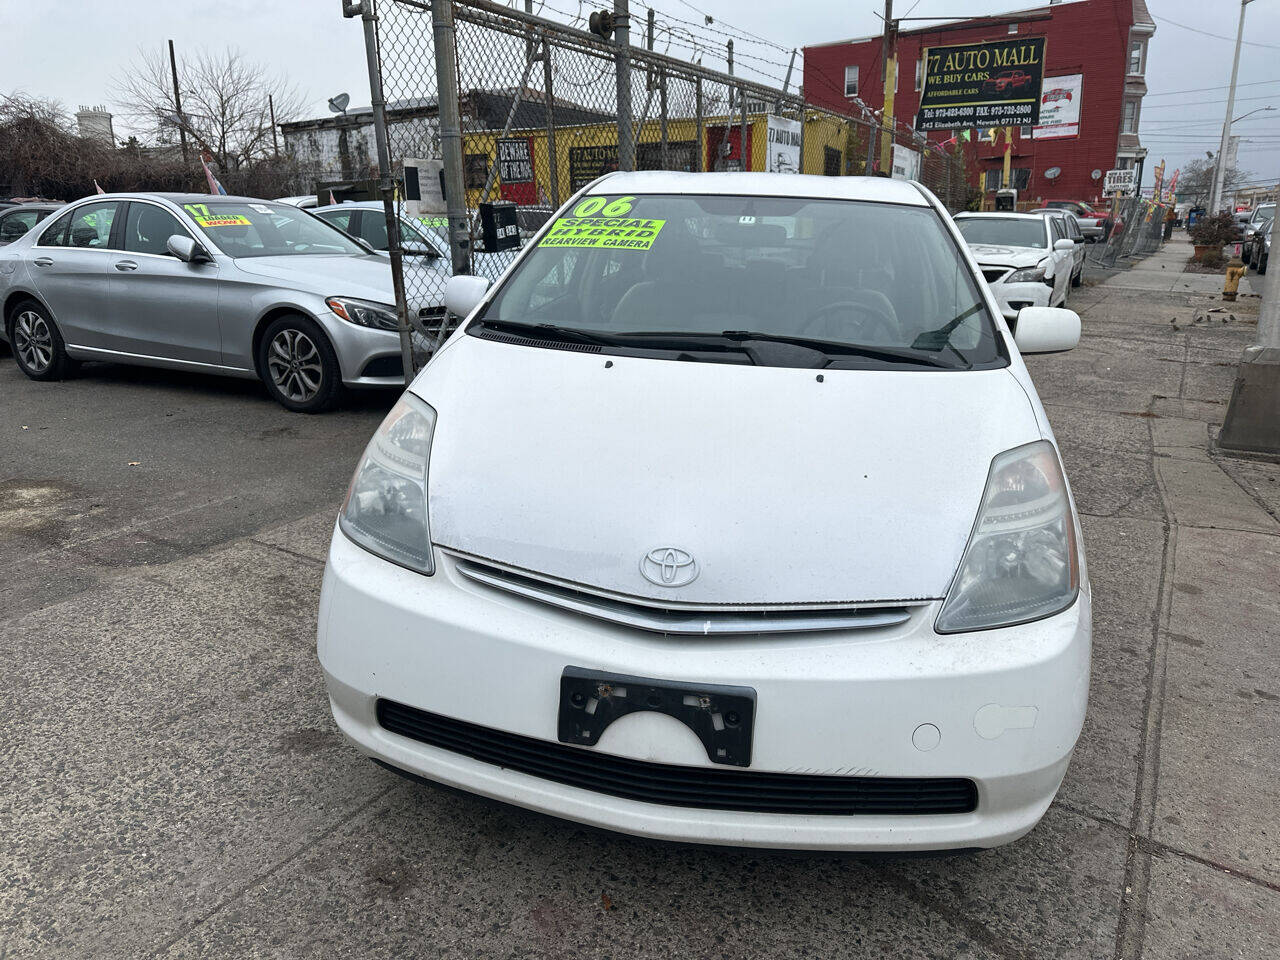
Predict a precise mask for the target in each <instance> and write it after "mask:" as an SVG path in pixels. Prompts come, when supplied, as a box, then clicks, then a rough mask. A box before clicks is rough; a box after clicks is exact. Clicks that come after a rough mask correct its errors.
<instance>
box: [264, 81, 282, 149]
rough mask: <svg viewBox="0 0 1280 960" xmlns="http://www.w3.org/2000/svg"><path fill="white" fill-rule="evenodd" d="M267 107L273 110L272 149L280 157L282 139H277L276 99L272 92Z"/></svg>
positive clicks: (268, 97)
mask: <svg viewBox="0 0 1280 960" xmlns="http://www.w3.org/2000/svg"><path fill="white" fill-rule="evenodd" d="M267 109H268V110H270V111H271V151H272V152H273V153H274V154H275V155H276V159H277V160H279V159H280V141H279V140H277V139H276V100H275V97H274V96H272V95H271V94H269V93H268V94H267Z"/></svg>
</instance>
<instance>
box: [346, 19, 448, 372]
mask: <svg viewBox="0 0 1280 960" xmlns="http://www.w3.org/2000/svg"><path fill="white" fill-rule="evenodd" d="M440 5H441V4H440V3H439V0H436V2H435V3H433V4H432V11H431V12H432V18H431V19H432V26H433V28H435V29H436V30H437V34H436V60H437V64H436V70H437V72H436V76H437V77H439V80H440V89H441V90H445V89H446V87H445V81H446V78H445V76H444V75H443V74H442V73H440V72H439V70H440V65H439V62H438V61H439V60H440V50H441V45H440V36H439V32H438V31H439V24H438V23H437V22H436V20H437V17H438V16H439V15H440V14H439V11H438V10H437V9H436V8H437V7H438V6H440ZM446 6H447V5H446ZM449 13H450V14H452V8H449ZM342 15H343V16H344V17H347V18H348V19H351V18H353V17H359V18H360V19H361V21H362V24H363V26H364V56H365V63H366V64H367V66H368V68H369V105H370V107H372V110H373V129H374V137H373V139H374V141H375V146H376V148H377V152H378V186H379V187H380V189H381V192H382V215H383V217H384V218H385V219H386V221H387V253H389V254H390V255H391V291H392V294H393V295H394V296H395V298H396V328H397V332H398V333H399V334H400V363H401V366H402V368H403V371H404V384H405V386H406V387H407V386H408V385H409V384H410V383H412V382H413V374H414V369H413V341H412V340H411V338H410V337H411V334H412V327H410V326H409V302H408V300H407V299H406V298H405V292H404V250H403V247H402V245H401V243H400V218H399V216H397V215H396V208H395V199H394V197H395V180H394V179H393V178H392V174H391V152H390V146H389V143H388V139H387V111H386V101H385V100H384V99H383V96H382V70H381V67H380V66H379V63H378V24H377V17H376V15H375V14H374V12H373V2H372V0H342ZM448 29H449V35H448V36H447V38H446V40H447V41H448V43H449V45H448V50H449V52H450V57H449V58H448V59H449V60H450V62H452V52H453V43H452V41H453V36H452V33H453V19H452V16H450V17H449V26H448ZM450 78H451V79H453V80H454V81H455V82H454V83H453V86H451V87H449V88H447V89H450V90H453V91H455V92H456V91H457V89H458V87H457V82H456V80H457V77H456V75H452V74H451V75H450ZM439 99H440V134H441V144H442V145H443V147H444V151H445V176H446V180H447V179H448V173H449V153H448V150H449V141H448V140H446V139H445V134H446V126H447V124H448V120H447V119H446V118H445V101H446V100H448V99H449V98H448V97H440V98H439ZM457 120H458V105H457V101H456V99H455V100H453V122H454V125H455V129H454V135H455V137H456V142H455V143H454V144H453V145H454V147H455V148H456V149H458V151H459V156H458V158H457V161H456V171H455V172H456V174H457V180H458V183H459V185H461V181H462V156H461V146H460V144H461V140H462V135H461V134H460V133H459V132H458V131H457V129H456V125H457ZM453 186H454V185H453V183H452V182H451V181H450V182H447V183H446V184H445V189H446V190H447V191H448V196H447V198H446V199H447V200H448V202H449V205H450V206H449V212H450V217H449V227H450V230H449V233H450V240H451V243H450V246H451V247H456V244H455V243H454V242H452V241H454V240H455V236H454V230H455V229H456V228H457V221H456V220H455V219H454V217H453V215H452V214H453V206H454V205H455V204H459V203H461V204H462V210H463V213H462V221H463V223H464V224H465V223H466V198H465V197H461V196H460V194H459V193H458V192H457V191H455V190H454V189H453ZM467 254H468V251H466V250H464V251H463V261H462V262H463V266H464V267H467V266H469V261H468V259H467ZM453 262H454V273H468V272H470V271H469V270H468V269H462V270H459V269H457V265H458V252H457V250H456V248H455V249H454V255H453Z"/></svg>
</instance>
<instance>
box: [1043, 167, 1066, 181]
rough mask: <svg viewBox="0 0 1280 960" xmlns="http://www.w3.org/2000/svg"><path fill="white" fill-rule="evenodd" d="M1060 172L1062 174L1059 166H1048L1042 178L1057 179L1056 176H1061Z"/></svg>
mask: <svg viewBox="0 0 1280 960" xmlns="http://www.w3.org/2000/svg"><path fill="white" fill-rule="evenodd" d="M1061 174H1062V168H1061V167H1050V168H1049V169H1048V170H1046V171H1045V172H1044V178H1045V179H1046V180H1057V179H1058V177H1059V176H1061Z"/></svg>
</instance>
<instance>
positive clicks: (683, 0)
mask: <svg viewBox="0 0 1280 960" xmlns="http://www.w3.org/2000/svg"><path fill="white" fill-rule="evenodd" d="M678 2H679V3H681V4H683V5H684V6H686V7H688V8H689V9H690V10H692V11H693V12H694V13H697V14H700V15H701V16H702V18H703V20H704V21H706V22H705V23H704V26H707V27H709V26H710V24H712V23H721V24H723V25H724V26H726V27H730V28H732V29H734V30H737V31H738V32H739V33H742V34H744V35H746V36H748V37H751V38H752V39H754V40H757V41H759V42H760V43H763V44H765V45H766V46H770V47H776V48H777V49H778V50H781V51H782V52H783V53H790V52H791V48H790V47H784V46H782V45H781V44H777V43H774V42H773V41H772V40H766V39H765V38H764V37H762V36H760V35H759V34H756V33H752V32H751V31H750V30H744V29H743V28H742V27H737V26H734V25H733V24H732V23H730V22H729V21H728V20H717V19H716V18H715V17H713V16H711V14H709V13H707V12H706V11H705V10H699V9H698V8H697V7H695V6H694V5H693V4H692V3H690V2H689V0H678Z"/></svg>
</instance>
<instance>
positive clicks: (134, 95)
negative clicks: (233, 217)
mask: <svg viewBox="0 0 1280 960" xmlns="http://www.w3.org/2000/svg"><path fill="white" fill-rule="evenodd" d="M178 83H179V86H180V87H181V91H182V112H181V114H179V112H178V109H177V107H176V105H175V103H174V98H173V78H172V76H171V74H170V71H169V58H168V55H167V54H166V53H164V52H162V51H159V50H156V51H146V50H143V51H140V52H139V54H138V58H137V60H136V61H134V63H133V64H132V65H131V66H130V67H129V68H128V69H127V70H126V71H125V72H124V73H123V74H122V75H121V76H119V77H118V78H117V79H116V82H115V84H114V92H115V97H116V100H117V101H118V103H119V106H120V107H121V108H122V112H123V113H124V115H125V116H126V117H127V118H128V119H129V120H130V121H132V122H133V124H134V125H135V126H136V127H138V128H139V129H140V130H141V131H142V132H143V134H144V135H146V136H149V137H150V138H152V139H154V140H155V141H156V142H157V143H161V144H172V143H175V142H177V140H178V134H179V129H180V128H183V129H185V130H186V132H187V136H188V137H190V138H192V139H193V140H194V141H195V143H196V145H197V148H198V149H200V150H202V151H204V152H205V153H208V154H209V155H210V156H212V157H213V159H214V160H215V161H216V163H217V165H218V168H219V169H220V170H221V171H224V172H233V171H238V170H240V169H241V168H243V167H246V166H250V165H252V164H254V163H255V162H257V161H259V160H264V159H266V158H268V157H270V156H271V155H272V140H271V109H270V106H269V104H268V97H269V96H270V97H273V98H274V101H275V118H276V122H277V123H283V122H287V121H288V120H291V119H294V118H295V117H297V115H298V114H299V112H300V111H301V108H302V98H301V96H300V95H299V94H298V91H297V89H296V88H294V87H293V86H292V85H290V84H288V83H287V82H286V81H284V80H283V79H282V78H281V77H279V76H275V75H273V74H271V73H269V72H268V70H267V69H266V68H265V67H263V66H262V65H260V64H257V63H253V62H251V61H249V60H246V59H245V58H244V57H242V56H241V55H240V53H239V52H238V51H236V50H235V49H232V48H228V49H227V50H225V51H223V52H221V53H212V52H209V51H207V50H201V51H198V52H197V53H195V54H194V55H192V56H182V57H179V58H178Z"/></svg>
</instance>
